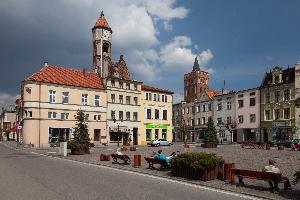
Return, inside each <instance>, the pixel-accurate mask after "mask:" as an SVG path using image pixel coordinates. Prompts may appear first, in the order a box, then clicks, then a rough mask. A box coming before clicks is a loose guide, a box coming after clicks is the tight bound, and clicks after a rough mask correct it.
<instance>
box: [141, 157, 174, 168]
mask: <svg viewBox="0 0 300 200" xmlns="http://www.w3.org/2000/svg"><path fill="white" fill-rule="evenodd" d="M144 158H145V160H146V162H147V163H148V164H149V166H148V169H155V167H154V164H158V165H160V166H161V167H163V168H164V169H165V170H168V169H170V167H169V164H168V163H167V161H166V160H162V159H156V158H153V157H144Z"/></svg>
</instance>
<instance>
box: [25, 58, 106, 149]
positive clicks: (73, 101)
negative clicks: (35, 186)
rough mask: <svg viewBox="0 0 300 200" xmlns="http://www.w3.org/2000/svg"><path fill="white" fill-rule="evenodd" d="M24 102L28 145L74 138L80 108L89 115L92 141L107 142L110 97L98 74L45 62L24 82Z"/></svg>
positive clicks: (88, 121) (47, 143)
mask: <svg viewBox="0 0 300 200" xmlns="http://www.w3.org/2000/svg"><path fill="white" fill-rule="evenodd" d="M21 101H22V103H21V107H22V111H23V112H22V115H23V116H22V117H21V123H20V125H21V126H20V127H21V128H22V129H21V130H20V132H21V135H22V139H23V142H24V143H25V144H33V145H34V146H35V147H46V146H49V141H50V140H53V139H56V140H57V139H58V140H62V139H65V140H68V139H70V138H71V137H72V132H73V127H75V123H76V119H75V117H74V116H75V115H76V112H77V111H78V110H82V111H84V113H85V114H86V120H87V123H88V132H89V135H90V138H91V139H92V142H94V143H95V145H97V144H100V143H107V130H106V121H107V116H106V110H107V97H106V92H105V87H104V85H103V83H102V80H101V79H100V78H99V76H98V74H97V73H94V72H86V71H85V70H83V71H82V70H74V69H68V68H64V67H58V66H52V65H51V66H50V65H48V64H47V63H45V66H44V67H43V68H42V69H41V70H40V71H39V72H37V73H34V74H33V75H31V76H29V77H28V78H26V79H25V80H24V81H23V83H22V91H21Z"/></svg>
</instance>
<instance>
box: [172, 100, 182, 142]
mask: <svg viewBox="0 0 300 200" xmlns="http://www.w3.org/2000/svg"><path fill="white" fill-rule="evenodd" d="M172 112H173V114H172V124H173V141H174V142H182V141H183V139H184V138H183V136H182V133H180V131H179V130H178V126H179V124H178V122H180V121H181V118H182V117H183V116H182V102H181V103H176V104H173V106H172Z"/></svg>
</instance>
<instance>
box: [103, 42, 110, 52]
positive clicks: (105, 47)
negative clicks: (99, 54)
mask: <svg viewBox="0 0 300 200" xmlns="http://www.w3.org/2000/svg"><path fill="white" fill-rule="evenodd" d="M108 49H109V44H107V43H104V44H103V52H104V53H108Z"/></svg>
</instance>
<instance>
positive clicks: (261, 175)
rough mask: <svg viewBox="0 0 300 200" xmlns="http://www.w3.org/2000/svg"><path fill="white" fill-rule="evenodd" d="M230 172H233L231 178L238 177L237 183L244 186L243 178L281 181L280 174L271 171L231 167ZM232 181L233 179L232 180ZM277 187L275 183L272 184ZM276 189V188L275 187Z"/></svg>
mask: <svg viewBox="0 0 300 200" xmlns="http://www.w3.org/2000/svg"><path fill="white" fill-rule="evenodd" d="M231 173H232V174H233V178H234V177H235V176H237V177H238V179H239V184H240V185H241V186H244V185H245V183H244V181H243V179H244V178H249V179H256V180H263V181H272V182H273V183H279V182H282V175H281V174H276V173H271V172H262V171H251V170H245V169H231ZM232 181H234V180H232ZM274 185H275V187H277V184H274ZM275 189H276V190H278V188H275Z"/></svg>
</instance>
